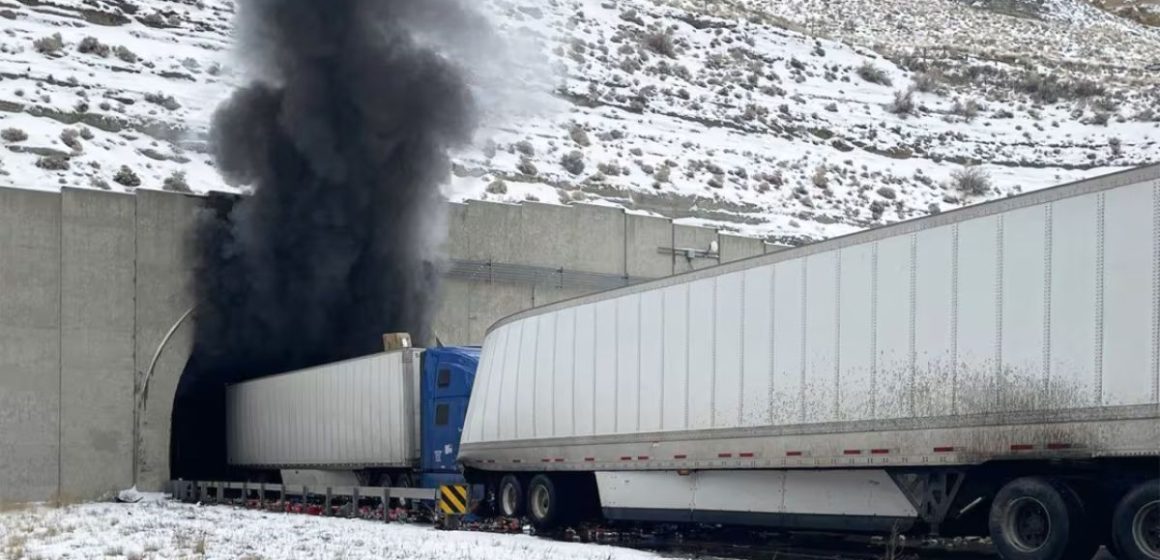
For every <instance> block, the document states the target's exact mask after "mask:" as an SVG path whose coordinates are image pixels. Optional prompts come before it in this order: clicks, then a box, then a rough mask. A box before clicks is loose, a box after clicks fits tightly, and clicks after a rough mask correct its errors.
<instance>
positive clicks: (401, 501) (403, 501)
mask: <svg viewBox="0 0 1160 560" xmlns="http://www.w3.org/2000/svg"><path fill="white" fill-rule="evenodd" d="M413 486H414V482H413V481H412V479H411V475H410V474H409V473H399V474H397V475H395V488H411V487H413ZM395 503H396V504H398V506H399V507H401V508H403V509H410V508H411V500H409V499H407V498H395Z"/></svg>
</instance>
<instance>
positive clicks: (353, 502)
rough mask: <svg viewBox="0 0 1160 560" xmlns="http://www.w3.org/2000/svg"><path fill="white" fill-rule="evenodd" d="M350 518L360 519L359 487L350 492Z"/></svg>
mask: <svg viewBox="0 0 1160 560" xmlns="http://www.w3.org/2000/svg"><path fill="white" fill-rule="evenodd" d="M350 493H351V496H350V516H349V517H358V486H355V487H354V488H352V489H351V491H350Z"/></svg>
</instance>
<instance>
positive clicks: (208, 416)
mask: <svg viewBox="0 0 1160 560" xmlns="http://www.w3.org/2000/svg"><path fill="white" fill-rule="evenodd" d="M198 350H199V349H198V348H196V347H195V348H194V350H193V354H192V355H191V356H190V359H189V362H188V364H187V365H186V366H185V371H184V372H182V374H181V379H180V381H179V382H178V384H177V393H176V394H175V395H174V398H173V416H172V420H171V427H170V439H169V472H170V476H171V477H172V478H174V479H183V480H229V479H231V478H232V476H231V475H232V474H233V473H231V472H230V469H229V467H228V465H227V462H226V444H225V441H226V439H225V438H226V409H225V404H226V400H225V387H226V384H225V383H224V380H222V379H221V377H220V376H219V375H217V374H216V372H215V371H214V370H213V369H212V368H209V367H207V365H208V364H207V363H206V360H205V358H204V353H201V352H199V351H198ZM199 357H200V359H199Z"/></svg>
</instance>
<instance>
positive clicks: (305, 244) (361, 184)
mask: <svg viewBox="0 0 1160 560" xmlns="http://www.w3.org/2000/svg"><path fill="white" fill-rule="evenodd" d="M237 6H238V16H237V17H238V20H237V22H238V24H237V30H238V33H237V34H238V40H239V45H240V46H241V49H240V50H241V51H242V52H243V57H244V58H245V62H246V67H247V68H249V69H250V70H249V72H250V78H251V80H252V81H251V82H250V83H249V84H248V85H246V86H244V87H242V88H240V89H238V90H237V91H235V92H234V94H233V95H232V97H231V98H230V99H228V100H227V101H226V102H224V103H223V104H222V105H221V106H220V107H219V108H218V110H217V113H216V114H215V116H214V118H213V123H212V130H211V142H212V148H213V153H214V156H215V159H216V161H217V165H218V168H219V170H220V172H221V173H222V175H223V177H224V178H225V179H226V180H227V181H228V182H230V183H232V184H236V185H244V186H246V187H247V188H248V189H249V191H250V194H249V196H242V197H239V198H237V199H236V200H230V199H228V198H220V199H216V200H211V202H210V204H209V206H210V209H208V210H207V211H206V213H205V215H204V216H203V219H202V220H201V221H200V223H199V224H198V229H197V232H196V236H195V240H194V254H195V257H196V259H197V262H196V271H195V278H194V281H195V286H194V289H195V295H196V300H197V306H198V307H197V309H196V312H195V314H194V318H195V321H196V323H195V325H196V326H195V342H194V353H193V357H192V358H191V362H190V364H189V366H188V367H187V370H186V374H185V375H184V376H183V379H182V388H181V389H180V390H179V399H180V398H182V397H183V396H184V397H185V398H186V403H184V406H183V407H182V410H179V411H175V416H174V431H175V433H174V438H175V445H179V446H181V447H182V448H183V449H181V450H177V448H176V447H175V456H174V458H173V462H174V463H175V470H181V469H180V467H179V466H178V465H179V464H180V463H182V459H181V458H180V457H179V456H184V457H185V458H186V459H188V458H189V457H192V456H194V455H197V456H211V457H213V459H207V460H209V461H211V462H219V461H220V462H222V463H224V461H221V453H220V450H217V451H216V452H213V451H212V450H210V451H207V450H206V449H199V447H201V446H200V445H197V444H196V442H195V441H194V440H203V439H204V440H206V441H213V440H212V438H218V437H219V436H218V434H214V433H204V432H205V431H206V430H204V429H202V427H205V426H208V425H214V426H217V427H218V428H220V426H218V425H217V422H219V421H220V420H219V419H218V418H215V417H211V416H212V415H217V416H219V417H220V416H222V414H221V413H220V410H216V409H219V407H220V399H221V388H222V385H223V384H225V383H229V382H234V381H239V380H242V379H246V378H251V377H256V376H260V375H266V374H271V373H276V372H281V371H286V370H291V369H297V368H302V367H308V366H312V365H317V364H320V363H324V362H330V361H335V360H341V359H345V358H350V357H354V356H359V355H365V354H369V353H372V352H375V351H379V350H381V348H382V339H381V335H382V334H383V333H386V332H395V331H407V332H410V333H412V334H413V335H415V337H416V339H417V340H418V341H423V340H424V339H425V338H426V337H427V335H428V334H429V331H430V325H431V321H432V316H433V312H434V307H433V306H434V303H435V296H436V294H437V289H438V284H439V274H438V262H439V259H438V255H437V251H438V246H439V244H440V242H441V241H442V239H443V236H444V235H445V221H444V205H445V201H444V200H443V199H442V197H441V194H440V191H439V186H440V184H441V183H442V182H443V181H445V180H446V179H447V178H448V177H449V171H450V161H449V156H448V151H449V150H450V149H452V148H454V147H456V146H459V145H461V144H463V143H465V142H467V141H469V140H470V136H471V134H472V131H473V129H474V125H475V118H474V116H475V111H474V107H473V102H472V96H471V92H470V89H469V87H468V85H467V82H466V79H465V77H464V75H463V73H462V72H461V70H460V68H459V67H458V66H457V65H456V64H454V63H453V62H451V61H449V60H448V59H447V57H446V56H445V55H444V54H442V53H441V52H440V51H439V50H437V49H436V48H435V47H433V46H432V45H433V44H434V43H435V41H437V40H438V39H439V38H440V37H441V36H445V35H448V34H456V36H459V37H462V36H464V35H463V33H462V32H463V31H465V30H471V29H474V26H475V25H476V24H474V23H473V22H474V21H478V19H474V20H473V18H471V17H470V16H469V15H468V14H467V13H466V12H465V11H464V10H463V9H462V8H461V7H460V6H459V5H458V4H457V3H456V2H454V1H453V0H239V1H238V3H237ZM443 52H447V51H443ZM211 401H212V402H211ZM179 404H181V403H179ZM179 412H180V413H182V414H184V415H186V416H185V417H184V418H179V416H180V414H178V413H179ZM179 424H181V425H182V426H186V427H188V430H192V431H193V433H196V434H197V436H200V437H194V436H188V434H186V435H187V436H188V437H183V434H179V433H178V432H179V431H180V430H181V428H180V427H179ZM193 425H196V426H197V427H189V426H193ZM210 431H211V432H213V431H217V429H211V430H210ZM205 445H216V444H212V443H206V444H205ZM187 464H188V463H187ZM187 470H203V469H187ZM190 474H192V473H190Z"/></svg>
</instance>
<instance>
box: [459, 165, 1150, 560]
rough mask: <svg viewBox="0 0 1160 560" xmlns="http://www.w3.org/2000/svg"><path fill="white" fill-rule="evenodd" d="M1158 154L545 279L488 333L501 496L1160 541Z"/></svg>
mask: <svg viewBox="0 0 1160 560" xmlns="http://www.w3.org/2000/svg"><path fill="white" fill-rule="evenodd" d="M1158 237H1160V166H1153V167H1147V168H1140V169H1137V170H1133V171H1128V172H1123V173H1119V174H1115V175H1110V176H1106V177H1101V178H1097V179H1093V180H1088V181H1083V182H1079V183H1075V184H1070V185H1066V186H1062V187H1058V188H1053V189H1047V190H1043V191H1038V192H1034V193H1030V194H1026V195H1023V196H1018V197H1013V198H1008V199H1004V200H1001V201H997V202H992V203H988V204H981V205H978V206H974V207H970V208H966V209H962V210H959V211H955V212H948V213H944V214H941V215H936V216H932V217H928V218H924V219H920V220H915V221H911V222H906V223H901V224H897V225H892V226H889V227H883V228H879V229H875V230H870V231H866V232H862V233H858V234H855V235H850V236H847V237H842V238H838V239H833V240H829V241H826V242H823V243H818V244H814V245H810V246H805V247H801V248H798V249H794V250H789V251H785V252H781V253H776V254H770V255H766V256H762V257H757V258H754V259H750V260H745V261H740V262H735V263H730V264H726V265H723V266H719V267H715V268H712V269H706V270H700V271H696V272H692V273H689V274H685V275H681V276H676V277H672V278H668V279H664V280H659V281H655V282H651V283H647V284H641V285H637V286H632V287H628V288H624V289H619V290H613V291H610V292H605V293H602V294H598V295H593V296H588V297H583V298H579V299H574V300H571V301H565V302H561V303H557V304H553V305H549V306H545V307H541V308H538V309H533V310H530V311H527V312H523V313H520V314H517V315H514V316H512V317H509V318H507V319H505V320H503V321H501V322H499V323H498V324H496V325H495V326H494V327H492V329H491V330H490V332H489V333H488V334H487V338H486V341H485V344H484V348H483V354H482V359H481V362H480V366H479V371H478V373H477V377H476V382H475V385H474V389H473V392H472V397H471V399H470V407H469V411H468V415H467V420H466V425H465V427H464V432H463V437H462V442H461V451H460V455H459V458H460V461H461V463H462V464H463V465H464V467H465V469H466V473H467V476H468V478H469V479H470V480H473V481H477V482H481V483H485V484H488V485H490V486H491V487H492V488H493V489H494V491H495V492H496V495H497V496H498V500H497V501H498V504H499V507H500V509H501V510H502V512H503V513H505V514H507V515H520V514H524V513H526V514H527V515H529V516H530V517H531V518H532V519H533V521H535V522H536V523H537V524H540V525H552V524H554V523H558V522H559V521H561V520H562V519H564V518H565V517H567V516H570V515H573V514H576V513H578V512H585V511H588V510H589V509H593V510H594V509H595V508H597V507H598V508H599V510H600V511H602V512H603V515H604V516H606V517H608V518H611V519H625V520H659V521H683V522H714V523H737V524H753V525H770V526H781V527H796V528H804V529H856V530H870V531H889V530H891V529H892V528H899V529H901V530H911V531H919V530H925V531H930V532H937V533H941V534H945V535H949V534H975V535H990V536H991V537H993V539H994V542H995V545H996V547H997V548H998V550H999V551H1000V552H1001V553H1002V554H1003V556H1004V557H1005V558H1008V559H1020V560H1058V559H1075V560H1087V559H1088V558H1091V555H1092V553H1093V552H1094V550H1095V549H1096V547H1098V546H1099V545H1100V544H1107V545H1109V546H1110V547H1112V548H1113V549H1114V550H1116V552H1117V553H1118V554H1119V555H1121V557H1122V558H1125V559H1129V560H1160V480H1158V479H1160V463H1158V456H1160V395H1158V393H1160V242H1158V241H1157V239H1158Z"/></svg>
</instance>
